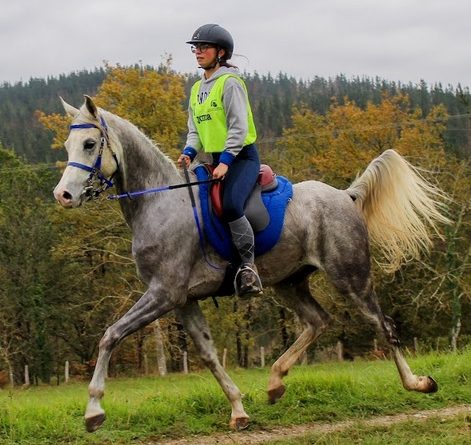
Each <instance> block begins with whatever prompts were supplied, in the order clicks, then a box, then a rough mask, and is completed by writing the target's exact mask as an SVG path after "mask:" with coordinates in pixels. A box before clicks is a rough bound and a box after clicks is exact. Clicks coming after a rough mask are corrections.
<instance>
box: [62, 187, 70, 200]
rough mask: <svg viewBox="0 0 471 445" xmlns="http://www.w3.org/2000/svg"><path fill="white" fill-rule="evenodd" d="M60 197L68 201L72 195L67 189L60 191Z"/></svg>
mask: <svg viewBox="0 0 471 445" xmlns="http://www.w3.org/2000/svg"><path fill="white" fill-rule="evenodd" d="M62 197H63V198H64V199H67V200H68V201H70V200H71V199H72V195H71V194H70V193H69V192H68V191H67V190H66V191H65V192H64V193H62Z"/></svg>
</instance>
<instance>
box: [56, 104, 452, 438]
mask: <svg viewBox="0 0 471 445" xmlns="http://www.w3.org/2000/svg"><path fill="white" fill-rule="evenodd" d="M62 102H63V106H64V108H65V110H66V112H67V113H68V114H69V115H70V116H72V117H73V125H72V126H71V131H70V134H69V137H68V139H67V142H66V144H65V146H66V149H67V152H68V157H69V164H68V166H67V168H66V169H65V171H64V174H63V176H62V179H61V180H60V182H59V184H58V185H57V186H56V188H55V190H54V196H55V198H56V199H57V201H59V203H60V204H61V205H62V206H64V207H77V206H80V205H81V204H82V202H83V201H85V200H87V199H89V198H90V197H92V196H93V195H94V194H98V193H99V192H100V191H101V187H102V186H101V185H97V181H98V180H97V178H101V179H102V180H101V183H104V182H106V181H107V180H109V179H110V178H111V177H113V181H114V183H115V185H116V188H117V190H118V192H119V193H122V192H124V191H128V192H132V191H135V190H143V189H148V188H151V187H158V186H164V185H172V184H177V183H181V182H183V181H184V178H183V175H182V174H181V173H180V172H179V171H178V169H177V168H176V167H175V165H174V163H173V162H172V161H171V160H170V159H169V158H168V157H167V156H165V155H164V154H163V153H162V152H161V151H160V150H159V149H158V147H157V146H156V145H155V144H153V143H152V142H151V141H150V140H149V139H148V138H147V137H146V136H145V135H144V134H142V132H140V131H139V130H138V129H137V128H136V127H135V126H134V125H132V124H130V123H129V122H127V121H125V120H123V119H121V118H119V117H117V116H115V115H113V114H111V113H109V112H106V111H104V110H101V109H98V108H97V107H96V105H95V104H94V102H93V100H92V99H91V98H89V97H87V96H85V102H84V104H83V105H82V107H81V108H80V109H76V108H74V107H72V106H70V105H68V104H67V103H65V102H64V101H62ZM98 158H99V161H97V159H98ZM92 167H96V170H98V171H97V172H96V173H95V171H94V170H93V169H92ZM439 195H440V192H439V191H438V190H437V189H435V188H434V187H433V186H431V185H430V184H428V183H427V182H425V181H424V180H423V179H422V178H421V177H420V176H419V175H418V174H417V172H416V170H415V169H414V168H413V167H412V166H411V165H410V164H408V163H407V162H406V161H405V160H404V159H403V158H402V157H401V156H400V155H398V154H397V153H396V152H395V151H393V150H387V151H385V152H384V153H383V154H381V156H379V157H378V158H376V159H375V160H373V161H372V162H371V164H370V165H369V166H368V168H367V169H366V171H365V172H364V173H363V174H362V175H361V176H360V177H359V178H358V179H356V180H355V181H354V183H353V184H352V185H351V186H350V187H349V188H348V189H347V190H337V189H335V188H333V187H331V186H329V185H326V184H323V183H321V182H317V181H304V182H301V183H299V184H295V185H294V195H293V199H292V201H291V202H290V203H289V205H288V209H287V212H286V217H285V225H284V229H283V232H282V235H281V238H280V241H279V243H278V244H277V245H276V246H275V247H274V248H273V249H272V250H271V251H270V252H268V253H266V254H265V255H262V256H260V257H258V258H257V260H256V264H257V267H258V270H259V272H260V276H261V279H262V281H263V285H264V286H272V287H273V288H274V290H275V292H276V296H277V298H278V299H279V300H280V302H282V303H283V304H284V305H285V306H287V307H289V308H291V309H292V310H293V311H294V312H295V313H296V314H297V315H298V317H299V319H300V320H301V321H302V322H303V323H304V325H305V327H304V331H303V332H302V333H301V335H300V336H299V338H298V339H297V340H296V341H295V342H294V344H293V345H292V346H291V347H290V348H289V349H288V350H287V351H286V352H285V353H284V354H283V355H282V356H281V357H280V358H279V359H278V360H277V361H276V362H275V363H274V364H273V366H272V368H271V373H270V377H269V382H268V398H269V401H270V402H271V403H274V402H275V401H277V400H278V399H279V398H280V397H281V396H282V395H283V393H284V391H285V387H284V384H283V377H284V376H285V375H286V374H287V373H288V370H289V369H290V368H291V367H292V366H293V365H294V363H296V361H297V360H298V359H299V357H300V356H301V355H302V354H303V353H304V352H305V351H306V349H307V348H308V346H309V345H310V344H312V343H313V342H314V341H315V340H316V339H317V337H319V335H320V334H321V333H322V332H323V331H324V330H325V329H326V328H327V326H328V324H329V319H330V317H329V315H328V314H327V313H326V312H325V311H324V309H323V308H322V307H321V306H320V305H319V303H318V302H317V301H316V300H315V299H314V298H313V296H312V295H311V292H310V289H309V276H310V275H311V274H312V273H313V272H314V271H316V270H321V271H323V272H324V273H325V274H326V275H327V277H328V279H329V280H330V282H331V283H332V284H333V285H334V286H335V288H336V289H337V290H338V291H339V292H340V294H342V295H344V296H347V297H349V298H351V299H352V300H353V301H354V303H355V304H356V305H357V306H358V307H359V308H360V309H361V311H362V313H363V314H364V315H365V316H366V318H367V319H368V320H369V321H370V322H372V323H373V324H374V325H375V326H376V328H377V329H378V331H379V333H380V334H382V335H383V336H384V338H385V339H386V340H387V341H388V342H389V344H390V345H391V348H392V351H393V355H394V360H395V362H396V365H397V368H398V370H399V374H400V377H401V380H402V384H403V385H404V387H405V388H406V389H408V390H414V391H419V392H433V391H436V390H437V385H436V383H435V382H434V380H433V379H432V378H431V377H427V376H417V375H415V374H413V373H412V372H411V370H410V368H409V366H408V365H407V363H406V361H405V359H404V357H403V355H402V353H401V351H400V349H399V342H398V339H397V337H396V333H395V328H394V324H393V322H392V320H391V319H389V318H388V317H386V316H384V315H383V313H382V311H381V309H380V307H379V303H378V299H377V297H376V294H375V291H374V289H373V284H372V280H371V273H370V251H369V240H368V238H369V237H370V238H371V239H372V241H374V242H375V243H376V244H377V245H378V246H379V248H380V249H382V252H383V254H384V256H385V258H386V259H387V264H388V265H389V267H391V268H397V267H398V266H399V265H400V264H401V263H402V262H403V261H405V260H407V259H409V258H412V257H416V256H417V255H418V253H419V252H420V251H421V250H423V249H424V248H427V247H428V246H429V244H430V242H431V241H430V236H429V230H430V229H436V227H435V224H436V223H438V222H446V218H445V217H444V216H442V215H441V213H440V212H439V208H440V207H439V204H438V202H437V200H438V198H439ZM120 204H121V208H122V211H123V214H124V217H125V219H126V222H127V224H128V225H129V227H130V228H131V230H132V233H133V242H132V253H133V255H134V258H135V260H136V264H137V268H138V271H139V274H140V277H141V278H142V280H143V281H144V282H145V283H146V284H147V286H148V289H147V291H146V292H145V294H144V295H143V296H142V297H141V298H140V300H139V301H138V302H137V303H136V304H135V305H134V306H133V307H132V308H131V309H130V310H129V311H128V312H127V313H126V314H125V315H124V316H123V317H122V318H121V319H120V320H119V321H117V322H116V323H115V324H113V325H112V326H110V327H109V328H108V329H107V330H106V332H105V334H104V336H103V338H102V339H101V341H100V346H99V354H98V359H97V363H96V368H95V372H94V374H93V378H92V380H91V382H90V386H89V402H88V406H87V409H86V413H85V421H86V426H87V429H88V430H89V431H94V430H96V429H97V428H98V427H99V426H100V425H101V424H102V423H103V421H104V419H105V412H104V410H103V408H102V407H101V405H100V400H101V398H102V397H103V394H104V388H105V376H106V373H107V368H108V363H109V359H110V356H111V352H112V350H113V348H114V347H115V346H116V345H117V344H118V343H119V342H120V341H121V340H123V339H124V338H125V337H126V336H128V335H129V334H132V333H133V332H135V331H137V330H138V329H140V328H142V327H144V326H146V325H147V324H149V323H151V322H152V321H154V320H156V319H158V318H159V317H161V316H163V315H164V314H166V313H167V312H169V311H172V310H174V311H175V312H176V314H177V316H178V317H179V318H180V319H181V321H182V322H183V324H184V327H185V329H186V331H187V332H188V333H189V334H190V336H191V337H192V339H193V341H194V343H195V346H196V348H197V349H198V351H199V353H200V354H201V358H202V360H203V362H204V363H205V364H206V365H207V366H208V368H209V369H210V370H211V372H212V373H213V374H214V376H215V377H216V379H217V381H218V382H219V384H220V385H221V388H222V390H223V391H224V393H225V394H226V396H227V398H228V399H229V401H230V403H231V406H232V414H231V419H230V426H231V427H232V428H236V429H241V428H245V427H246V426H247V425H248V419H249V416H248V415H247V414H246V412H245V411H244V407H243V405H242V401H241V393H240V391H239V389H238V388H237V386H236V385H235V384H234V382H233V381H232V380H231V378H230V377H229V376H228V374H227V373H226V371H225V370H224V368H223V367H222V366H221V364H220V363H219V360H218V357H217V354H216V351H215V348H214V346H213V341H212V339H211V334H210V331H209V327H208V326H207V323H206V320H205V318H204V315H203V313H202V312H201V310H200V307H199V304H198V300H201V299H204V298H206V297H208V296H211V295H212V294H214V293H215V292H216V291H217V290H218V288H219V287H220V285H221V283H222V280H223V277H224V268H225V267H226V266H227V263H226V262H225V261H224V260H223V259H222V258H221V257H219V256H218V255H217V254H216V253H215V252H214V251H213V250H212V249H211V248H210V247H209V246H208V256H209V261H210V262H211V263H213V264H216V265H218V266H220V267H221V270H217V269H214V268H210V267H208V264H207V263H206V262H205V260H204V257H203V254H202V252H201V250H200V248H199V244H198V232H197V229H196V227H195V222H194V220H193V213H192V207H191V203H190V198H189V194H188V190H186V189H185V188H182V189H177V190H174V191H173V192H171V193H157V194H149V195H146V196H142V197H140V198H137V199H133V200H128V199H123V200H121V201H120ZM423 221H425V223H426V224H427V225H425V223H424V222H423Z"/></svg>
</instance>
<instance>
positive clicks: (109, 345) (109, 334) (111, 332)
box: [99, 326, 120, 351]
mask: <svg viewBox="0 0 471 445" xmlns="http://www.w3.org/2000/svg"><path fill="white" fill-rule="evenodd" d="M119 339H120V336H119V334H118V333H117V332H116V330H115V329H113V327H112V326H110V327H109V328H108V329H107V330H106V332H105V334H104V335H103V337H102V338H101V340H100V344H99V347H100V349H104V350H107V351H109V350H111V349H113V348H114V347H115V345H116V344H117V343H118V341H119Z"/></svg>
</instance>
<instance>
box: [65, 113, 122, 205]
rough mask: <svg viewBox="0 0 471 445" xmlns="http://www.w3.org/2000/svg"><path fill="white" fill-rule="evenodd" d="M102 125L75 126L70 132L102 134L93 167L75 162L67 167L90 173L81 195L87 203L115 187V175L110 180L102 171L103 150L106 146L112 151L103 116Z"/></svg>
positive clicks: (115, 158) (69, 163)
mask: <svg viewBox="0 0 471 445" xmlns="http://www.w3.org/2000/svg"><path fill="white" fill-rule="evenodd" d="M100 124H101V125H95V124H91V123H90V124H75V125H71V126H70V130H80V129H83V128H98V130H100V134H101V137H100V148H99V150H98V156H97V158H96V160H95V163H94V164H93V166H91V167H90V166H89V165H86V164H82V163H80V162H75V161H69V162H67V166H71V167H76V168H79V169H81V170H85V171H87V172H89V173H90V174H89V176H88V178H87V182H86V186H85V187H84V189H83V192H82V194H81V196H82V197H84V198H85V200H87V201H88V200H90V199H96V198H98V196H100V195H101V193H103V192H104V191H105V190H107V189H109V188H110V187H113V185H114V183H113V176H114V173H113V174H112V175H111V177H110V178H109V179H108V178H106V176H105V175H104V174H103V172H102V171H101V162H102V157H103V150H104V148H105V144H106V145H107V146H108V148H109V149H110V150H111V147H110V139H109V136H108V127H107V125H106V122H105V120H104V119H103V118H102V117H101V116H100ZM111 153H112V154H113V159H114V160H115V162H116V171H117V170H118V167H119V163H118V158H117V156H116V154H115V153H114V152H113V150H111Z"/></svg>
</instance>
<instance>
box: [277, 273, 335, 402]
mask: <svg viewBox="0 0 471 445" xmlns="http://www.w3.org/2000/svg"><path fill="white" fill-rule="evenodd" d="M274 288H275V291H276V296H277V299H279V300H280V302H282V303H283V304H284V305H285V306H287V307H289V308H290V309H292V310H293V311H294V312H295V313H296V314H297V315H298V317H299V319H300V320H301V321H302V322H304V324H305V329H304V331H303V332H302V333H301V335H300V336H299V337H298V338H297V339H296V341H295V342H294V343H293V344H292V345H291V347H290V348H288V349H287V350H286V351H285V353H284V354H283V355H282V356H281V357H280V358H279V359H278V360H277V361H276V362H275V363H274V364H273V366H272V368H271V373H270V378H269V381H268V401H269V403H275V402H276V401H277V400H278V399H279V398H281V396H282V395H283V394H284V392H285V386H284V384H283V377H284V376H285V375H286V374H288V371H289V369H290V368H291V367H292V366H293V365H294V364H295V363H296V361H297V360H298V359H299V358H300V357H301V355H302V354H303V353H304V352H305V351H306V350H307V348H308V347H309V345H311V344H312V343H313V342H314V341H315V340H316V339H317V338H318V337H319V336H320V335H321V334H322V333H323V332H324V331H325V329H326V328H327V326H328V325H329V322H330V316H329V315H328V314H327V312H325V311H324V309H322V307H321V306H320V305H319V303H317V301H316V300H315V299H314V298H313V296H312V294H311V292H310V290H309V273H306V274H301V275H298V276H296V277H292V278H291V279H288V280H286V281H284V282H282V283H279V284H277V285H276V286H274Z"/></svg>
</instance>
